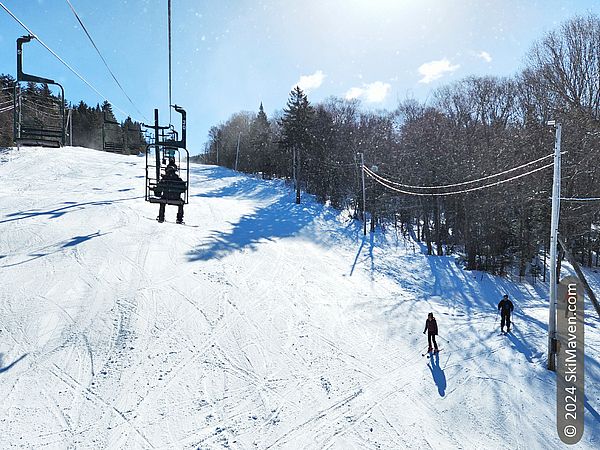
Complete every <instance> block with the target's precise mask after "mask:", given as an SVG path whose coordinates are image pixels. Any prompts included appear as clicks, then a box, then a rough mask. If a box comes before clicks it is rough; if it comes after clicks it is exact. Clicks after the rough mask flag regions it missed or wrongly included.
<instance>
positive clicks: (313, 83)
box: [292, 70, 326, 93]
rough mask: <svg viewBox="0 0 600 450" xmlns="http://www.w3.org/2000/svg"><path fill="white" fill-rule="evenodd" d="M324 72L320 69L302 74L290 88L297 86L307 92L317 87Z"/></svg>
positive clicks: (321, 80) (323, 76) (321, 82)
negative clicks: (310, 73)
mask: <svg viewBox="0 0 600 450" xmlns="http://www.w3.org/2000/svg"><path fill="white" fill-rule="evenodd" d="M325 76H326V75H325V74H324V73H323V71H322V70H317V71H316V72H315V73H313V74H312V75H302V76H301V77H300V79H299V80H298V82H296V83H295V84H294V85H293V86H292V89H294V88H295V87H296V86H298V87H299V88H300V89H302V90H303V91H304V92H305V93H309V92H310V91H312V90H313V89H317V88H318V87H319V86H321V84H323V80H324V79H325Z"/></svg>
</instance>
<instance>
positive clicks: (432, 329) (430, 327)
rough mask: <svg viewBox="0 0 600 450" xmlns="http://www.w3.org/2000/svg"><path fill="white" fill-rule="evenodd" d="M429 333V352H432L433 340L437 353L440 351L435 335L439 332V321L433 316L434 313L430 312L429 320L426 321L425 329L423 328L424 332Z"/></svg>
mask: <svg viewBox="0 0 600 450" xmlns="http://www.w3.org/2000/svg"><path fill="white" fill-rule="evenodd" d="M426 331H427V332H428V333H427V342H428V344H429V349H428V350H427V352H428V353H429V352H431V350H432V347H431V342H432V341H433V346H434V348H435V353H437V352H438V345H437V342H435V337H436V335H437V334H438V327H437V322H436V321H435V318H434V317H433V313H429V314H428V315H427V320H426V321H425V329H424V330H423V334H425V332H426Z"/></svg>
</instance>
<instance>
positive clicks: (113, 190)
mask: <svg viewBox="0 0 600 450" xmlns="http://www.w3.org/2000/svg"><path fill="white" fill-rule="evenodd" d="M0 160H1V162H0V180H2V181H1V182H0V286H2V288H1V289H0V400H1V401H0V442H1V444H0V447H1V448H35V449H39V448H77V449H100V448H127V449H138V448H144V449H145V448H163V449H175V448H177V449H178V448H202V449H205V448H222V447H228V448H244V449H246V448H257V449H267V448H294V449H295V448H336V449H352V448H357V449H359V448H360V449H362V448H388V449H427V448H433V449H451V448H463V449H496V448H497V449H505V448H521V449H551V448H566V446H565V445H563V444H562V443H561V442H560V440H559V438H558V436H557V433H556V428H555V387H554V377H553V376H552V374H551V373H550V372H548V371H547V370H546V369H545V346H546V339H547V337H546V329H547V325H546V323H547V315H548V313H547V301H546V300H545V299H546V298H547V289H546V288H545V287H544V286H543V285H542V284H539V283H538V284H537V285H535V286H532V285H530V284H526V283H524V284H511V283H509V282H508V281H506V280H502V279H498V278H495V277H491V276H488V275H485V274H481V273H474V272H466V271H463V270H461V269H460V267H459V266H458V265H457V264H456V262H455V259H454V258H453V257H427V256H425V255H424V254H423V252H422V249H421V248H420V247H419V245H418V244H414V243H413V241H410V240H409V241H405V240H404V239H402V237H400V238H398V237H397V236H396V234H395V232H394V231H393V230H388V231H387V232H386V233H385V234H382V233H378V234H377V235H375V236H374V237H372V238H367V239H365V240H363V239H362V234H361V226H360V224H357V223H354V222H352V221H348V220H347V219H346V218H345V217H344V216H343V215H341V214H338V213H337V212H336V211H334V210H332V209H328V208H325V207H323V206H320V205H318V204H317V203H315V202H314V201H311V200H310V199H308V198H307V197H306V198H305V202H306V203H304V204H302V205H300V206H298V205H294V204H293V194H292V193H291V192H290V191H289V190H288V189H287V188H286V187H285V186H283V185H282V184H281V183H280V182H278V181H272V182H265V181H260V180H256V179H253V178H249V177H246V176H242V175H239V174H236V173H235V172H232V171H229V170H226V169H223V168H219V167H213V166H202V165H193V166H192V174H191V180H192V187H191V197H190V199H191V200H190V204H189V205H187V206H186V208H185V221H186V223H187V226H180V225H176V224H174V223H164V224H158V223H157V222H156V221H155V220H154V218H155V217H156V215H157V209H158V206H157V205H151V204H149V203H146V202H145V201H144V197H143V196H144V158H140V157H135V156H120V155H113V154H107V153H102V152H97V151H93V150H87V149H83V148H69V147H68V148H63V149H58V150H57V149H39V148H26V149H21V150H20V151H17V150H9V151H7V152H4V153H1V154H0ZM175 212H176V208H175V207H167V220H168V221H171V222H173V221H174V219H175ZM591 275H592V276H593V277H594V278H593V283H594V286H595V289H596V291H597V292H598V291H599V290H600V289H599V288H600V282H599V281H598V280H599V278H600V277H599V276H598V275H597V274H593V273H591ZM505 292H506V293H508V294H509V295H510V296H511V298H512V299H513V301H514V302H515V305H516V311H515V320H514V322H515V327H514V334H513V335H512V336H501V335H499V334H498V331H499V330H498V323H495V314H496V305H497V303H498V301H499V300H500V298H501V297H502V294H504V293H505ZM430 311H433V312H434V314H435V315H436V317H437V319H438V324H439V328H440V338H439V339H438V341H439V343H440V347H441V348H442V351H441V353H440V354H439V358H434V359H433V361H431V362H430V361H429V360H428V359H426V358H425V357H422V356H421V354H422V353H423V352H424V351H425V347H426V345H427V344H426V338H425V336H424V335H423V334H422V331H423V327H424V322H425V318H426V315H427V313H428V312H430ZM588 313H589V315H588V319H587V320H586V323H587V330H586V331H587V334H586V350H587V358H586V361H585V363H586V390H587V391H586V394H587V395H586V397H587V401H586V410H585V424H586V431H585V435H584V437H583V439H582V441H581V442H580V444H578V445H577V446H576V447H575V448H582V449H584V448H589V449H597V448H600V363H599V361H600V351H599V350H598V348H599V344H600V321H599V320H598V318H597V317H596V316H595V312H594V311H593V309H591V308H590V309H589V310H588Z"/></svg>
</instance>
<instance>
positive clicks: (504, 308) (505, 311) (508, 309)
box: [498, 299, 515, 316]
mask: <svg viewBox="0 0 600 450" xmlns="http://www.w3.org/2000/svg"><path fill="white" fill-rule="evenodd" d="M513 309H515V307H514V306H513V304H512V302H511V301H510V300H509V299H506V300H505V299H502V300H500V303H498V310H499V311H500V312H501V314H502V315H503V316H509V315H510V314H511V313H512V312H513Z"/></svg>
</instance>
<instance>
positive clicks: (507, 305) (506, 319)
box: [498, 294, 514, 333]
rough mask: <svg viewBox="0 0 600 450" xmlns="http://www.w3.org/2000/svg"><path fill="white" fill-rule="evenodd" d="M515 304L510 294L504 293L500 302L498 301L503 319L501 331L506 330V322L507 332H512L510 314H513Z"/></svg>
mask: <svg viewBox="0 0 600 450" xmlns="http://www.w3.org/2000/svg"><path fill="white" fill-rule="evenodd" d="M513 309H514V306H513V304H512V302H511V301H510V300H509V299H508V294H504V297H503V298H502V300H500V303H498V311H500V317H502V321H501V323H500V331H501V332H504V324H506V332H507V333H509V332H510V315H511V314H512V312H513Z"/></svg>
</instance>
